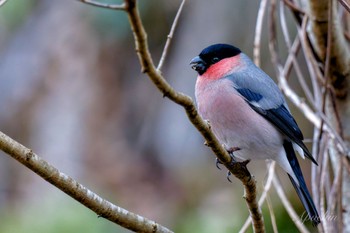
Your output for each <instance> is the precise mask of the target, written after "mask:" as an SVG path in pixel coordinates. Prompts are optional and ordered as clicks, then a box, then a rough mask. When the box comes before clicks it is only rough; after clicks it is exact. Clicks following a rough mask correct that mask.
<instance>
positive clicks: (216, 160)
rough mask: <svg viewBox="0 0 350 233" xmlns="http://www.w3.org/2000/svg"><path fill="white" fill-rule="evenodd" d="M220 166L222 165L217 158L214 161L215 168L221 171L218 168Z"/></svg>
mask: <svg viewBox="0 0 350 233" xmlns="http://www.w3.org/2000/svg"><path fill="white" fill-rule="evenodd" d="M220 164H222V162H221V161H220V160H219V159H218V158H216V159H215V166H216V167H217V168H218V169H219V170H221V167H220V166H219V165H220Z"/></svg>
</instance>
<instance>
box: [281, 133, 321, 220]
mask: <svg viewBox="0 0 350 233" xmlns="http://www.w3.org/2000/svg"><path fill="white" fill-rule="evenodd" d="M283 147H284V149H285V151H286V154H287V158H288V161H289V163H290V166H291V167H292V170H293V172H294V174H295V177H296V178H297V180H298V182H296V181H295V180H294V179H293V177H291V176H290V175H288V176H289V179H290V180H291V182H292V184H293V186H294V189H295V191H296V192H297V194H298V196H299V198H300V201H301V203H303V206H304V208H305V210H306V212H307V214H308V218H309V220H310V221H312V225H314V226H317V224H319V223H320V217H319V215H318V213H317V210H316V207H315V204H314V202H313V200H312V198H311V195H310V193H309V191H308V189H307V187H306V184H305V180H304V177H303V174H302V172H301V169H300V166H299V162H298V159H297V157H296V155H295V152H294V149H293V145H292V142H290V141H287V140H285V141H284V143H283ZM298 183H299V185H298Z"/></svg>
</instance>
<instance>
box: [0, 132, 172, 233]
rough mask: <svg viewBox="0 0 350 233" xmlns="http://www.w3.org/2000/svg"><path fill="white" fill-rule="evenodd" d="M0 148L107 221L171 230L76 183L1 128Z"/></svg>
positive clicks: (129, 226) (164, 231) (136, 227)
mask: <svg viewBox="0 0 350 233" xmlns="http://www.w3.org/2000/svg"><path fill="white" fill-rule="evenodd" d="M0 149H1V150H2V151H4V152H5V153H7V154H8V155H10V156H11V157H12V158H14V159H16V160H17V161H18V162H20V163H21V164H23V165H24V166H26V167H27V168H29V169H30V170H32V171H33V172H35V173H36V174H38V175H39V176H40V177H41V178H43V179H44V180H46V181H47V182H49V183H51V184H52V185H54V186H56V187H57V188H58V189H60V190H61V191H63V192H65V193H66V194H67V195H69V196H70V197H72V198H74V199H75V200H77V201H78V202H80V203H81V204H83V205H84V206H86V207H87V208H89V209H91V210H92V211H94V212H95V213H96V214H97V215H98V216H99V217H103V218H106V219H108V220H109V221H111V222H114V223H116V224H118V225H120V226H122V227H125V228H127V229H129V230H132V231H136V232H149V233H154V232H159V233H171V232H172V231H170V230H169V229H167V228H165V227H164V226H161V225H159V224H158V223H156V222H154V221H152V220H149V219H147V218H144V217H142V216H140V215H137V214H134V213H132V212H129V211H127V210H125V209H123V208H121V207H118V206H116V205H114V204H112V203H111V202H109V201H106V200H104V199H103V198H101V197H100V196H98V195H97V194H95V193H93V192H92V191H90V190H89V189H87V188H85V187H84V186H83V185H81V184H79V183H78V182H77V181H75V180H74V179H73V178H71V177H69V176H67V175H66V174H64V173H61V172H60V171H59V170H58V169H57V168H55V167H53V166H52V165H50V164H49V163H48V162H46V161H45V160H43V159H42V158H40V157H39V156H38V155H37V154H35V153H34V152H33V151H32V150H31V149H29V148H27V147H25V146H23V145H21V144H20V143H18V142H16V141H15V140H13V139H12V138H10V137H9V136H7V135H5V134H4V133H2V132H0Z"/></svg>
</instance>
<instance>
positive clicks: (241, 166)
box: [226, 156, 250, 183]
mask: <svg viewBox="0 0 350 233" xmlns="http://www.w3.org/2000/svg"><path fill="white" fill-rule="evenodd" d="M231 158H232V160H231V163H230V167H236V166H239V167H240V168H241V169H243V170H244V173H245V174H247V175H248V174H249V176H250V173H249V171H248V168H247V164H248V163H249V162H250V159H247V160H244V161H242V162H238V161H236V160H235V159H234V157H233V156H231ZM231 175H232V173H231V172H230V171H227V175H226V178H227V180H228V181H229V182H230V183H232V181H231V179H230V176H231Z"/></svg>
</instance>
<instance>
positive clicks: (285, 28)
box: [280, 2, 316, 106]
mask: <svg viewBox="0 0 350 233" xmlns="http://www.w3.org/2000/svg"><path fill="white" fill-rule="evenodd" d="M284 9H285V4H284V3H283V2H281V3H280V21H281V28H282V32H283V36H284V40H285V42H286V45H287V47H288V51H289V54H292V55H294V56H293V57H292V58H293V67H294V70H295V73H296V74H297V78H298V81H299V83H300V85H301V88H302V89H303V91H304V93H305V95H306V98H307V99H308V101H309V102H310V103H311V104H312V105H313V106H315V105H316V104H315V100H314V98H313V96H312V93H311V91H310V89H309V87H308V85H307V84H306V82H305V77H304V76H303V75H302V72H301V70H300V67H299V63H298V61H297V59H296V55H297V52H298V51H299V49H300V40H299V39H298V37H297V38H296V39H295V40H294V42H293V45H292V44H291V42H290V39H289V38H290V36H289V32H288V26H287V22H286V17H285V11H284ZM286 78H287V77H286Z"/></svg>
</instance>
